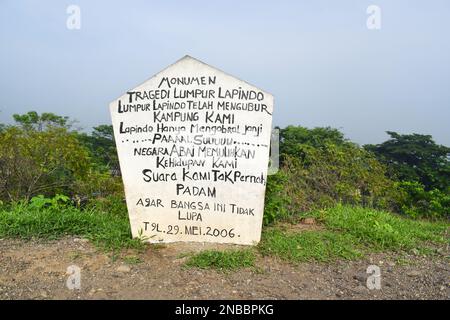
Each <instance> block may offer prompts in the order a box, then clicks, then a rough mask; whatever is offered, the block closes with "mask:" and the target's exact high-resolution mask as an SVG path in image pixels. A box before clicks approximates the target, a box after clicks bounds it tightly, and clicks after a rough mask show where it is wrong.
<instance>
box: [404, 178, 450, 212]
mask: <svg viewBox="0 0 450 320" xmlns="http://www.w3.org/2000/svg"><path fill="white" fill-rule="evenodd" d="M396 187H397V188H398V189H399V191H400V192H399V194H398V197H397V203H396V204H397V210H398V211H399V212H401V213H403V214H405V215H407V216H409V217H412V218H432V219H436V218H449V217H450V195H449V194H448V193H444V192H442V191H440V190H438V189H433V190H431V191H427V190H425V187H424V186H423V185H422V184H421V183H419V182H410V181H403V182H398V183H396Z"/></svg>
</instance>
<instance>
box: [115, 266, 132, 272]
mask: <svg viewBox="0 0 450 320" xmlns="http://www.w3.org/2000/svg"><path fill="white" fill-rule="evenodd" d="M116 270H117V271H118V272H122V273H129V272H130V271H131V268H130V267H129V266H126V265H121V266H120V267H118V268H117V269H116Z"/></svg>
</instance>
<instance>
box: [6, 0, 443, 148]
mask: <svg viewBox="0 0 450 320" xmlns="http://www.w3.org/2000/svg"><path fill="white" fill-rule="evenodd" d="M71 4H74V5H78V6H79V7H80V9H81V29H80V30H69V29H67V27H66V20H67V18H68V16H69V15H68V14H67V13H66V9H67V7H68V6H69V5H71ZM372 4H375V5H378V6H379V7H380V8H381V30H368V29H367V27H366V20H367V17H368V14H367V13H366V9H367V7H368V6H369V5H372ZM449 31H450V1H448V0H430V1H422V0H380V1H375V0H371V1H366V0H341V1H336V0H315V1H306V0H304V1H261V0H259V1H256V0H255V1H237V0H236V1H206V0H205V1H200V0H198V1H175V0H172V1H120V2H119V1H115V2H114V3H112V1H100V0H96V1H92V0H90V1H87V0H86V1H84V0H83V1H81V0H71V1H50V0H47V1H32V0H29V1H25V0H0V43H1V50H0V122H10V121H11V120H10V119H11V116H12V114H13V113H24V112H27V111H29V110H36V111H39V112H45V111H47V112H55V113H57V114H60V115H67V116H70V117H71V118H74V119H77V120H78V121H79V124H80V126H82V127H84V128H86V129H90V128H91V127H92V126H95V125H98V124H103V123H110V121H111V120H110V117H109V113H108V104H109V102H110V101H112V100H113V99H115V98H116V97H117V96H119V95H121V94H122V93H123V92H124V91H126V90H127V89H130V88H133V87H135V86H136V85H137V84H140V83H141V82H143V81H144V80H146V79H147V78H149V77H150V76H152V75H153V74H155V73H157V72H158V71H160V70H161V69H163V68H164V67H166V66H167V65H169V64H171V63H173V62H175V61H176V60H178V59H179V58H181V57H182V56H184V55H186V54H189V55H191V56H193V57H195V58H197V59H200V60H202V61H204V62H206V63H208V64H211V65H213V66H215V67H217V68H219V69H222V70H224V71H226V72H227V73H230V74H232V75H235V76H237V77H239V78H241V79H243V80H246V81H248V82H250V83H252V84H254V85H256V86H257V87H260V88H263V89H265V90H266V91H269V92H271V93H272V94H273V95H274V96H275V113H274V125H279V126H286V125H288V124H295V125H297V124H299V125H304V126H308V127H314V126H332V127H336V128H341V129H342V130H343V131H344V132H345V133H346V135H347V137H349V138H350V139H352V140H354V141H356V142H359V143H378V142H382V141H384V140H385V139H386V138H387V135H386V134H385V133H384V132H385V131H386V130H392V131H398V132H401V133H412V132H417V133H424V134H431V135H433V136H434V138H435V140H436V141H437V142H438V143H441V144H446V145H450V126H449V122H450V32H449Z"/></svg>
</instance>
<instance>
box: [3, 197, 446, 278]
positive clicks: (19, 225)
mask: <svg viewBox="0 0 450 320" xmlns="http://www.w3.org/2000/svg"><path fill="white" fill-rule="evenodd" d="M307 215H308V216H312V217H315V218H316V219H317V221H318V222H319V223H320V224H321V225H322V227H323V228H320V229H319V230H310V231H292V230H290V229H289V228H287V229H286V230H285V229H283V228H281V227H280V226H277V225H275V226H272V227H267V228H264V229H263V234H262V240H261V242H260V244H259V245H258V246H257V247H256V248H249V249H245V250H228V251H216V250H209V251H203V252H201V253H199V254H196V255H193V256H190V257H189V258H188V259H187V261H186V263H185V266H186V267H196V268H202V269H205V268H213V269H217V270H235V269H238V268H245V267H255V259H256V255H257V254H258V253H260V254H262V255H270V256H276V257H279V258H281V259H283V260H286V261H289V262H303V261H319V262H328V261H332V260H336V259H348V260H350V259H357V258H360V257H362V256H364V255H365V254H367V253H370V252H374V251H408V250H416V251H418V252H422V253H424V254H432V252H433V250H431V249H430V246H432V245H434V244H440V245H441V244H445V243H449V238H448V236H447V232H448V229H449V223H448V222H427V221H417V220H411V219H407V218H403V217H400V216H397V215H394V214H392V213H389V212H383V211H378V210H373V209H367V208H360V207H351V206H342V205H340V206H336V207H334V208H331V209H328V210H322V211H315V212H311V213H308V214H307ZM68 235H70V236H80V237H83V238H87V239H89V240H90V241H91V242H92V243H94V244H95V245H96V246H98V247H99V248H102V249H105V250H109V251H118V250H121V249H124V248H133V249H142V248H143V246H144V245H143V243H142V242H141V241H140V240H139V239H132V237H131V231H130V225H129V221H128V216H127V215H126V214H125V213H124V212H123V213H122V210H120V214H119V213H118V210H112V212H104V211H103V210H101V209H96V208H95V207H94V208H90V209H84V210H80V209H77V208H75V207H72V206H58V207H54V206H50V207H34V206H32V205H27V204H23V203H22V204H20V203H19V204H13V205H10V206H8V207H5V206H4V207H2V208H0V238H22V239H31V238H44V239H59V238H62V237H64V236H68ZM159 246H160V247H159ZM159 246H158V245H155V246H154V248H155V249H158V248H164V245H159ZM125 259H126V260H128V262H129V263H130V264H136V263H139V262H140V259H139V258H137V257H131V256H130V257H128V258H125Z"/></svg>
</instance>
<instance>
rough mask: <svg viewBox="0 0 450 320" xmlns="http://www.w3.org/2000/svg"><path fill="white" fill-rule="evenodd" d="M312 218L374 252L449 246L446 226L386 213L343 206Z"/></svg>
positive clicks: (316, 214) (447, 226) (442, 223)
mask: <svg viewBox="0 0 450 320" xmlns="http://www.w3.org/2000/svg"><path fill="white" fill-rule="evenodd" d="M314 215H315V216H316V217H317V218H318V219H319V221H321V222H322V223H323V224H324V225H325V227H326V228H327V229H328V230H331V231H333V232H340V233H345V234H348V235H350V236H352V237H353V238H354V240H355V242H358V243H361V244H364V245H366V246H370V247H371V248H373V249H377V250H405V249H406V250H407V249H412V248H415V247H420V246H422V245H423V244H424V243H425V242H433V243H445V242H448V238H447V237H446V235H445V232H446V230H448V228H449V224H448V222H429V221H418V220H411V219H408V218H403V217H400V216H398V215H395V214H392V213H389V212H384V211H378V210H373V209H367V208H361V207H351V206H342V205H340V206H336V207H334V208H331V209H328V210H326V211H319V212H316V213H314Z"/></svg>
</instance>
